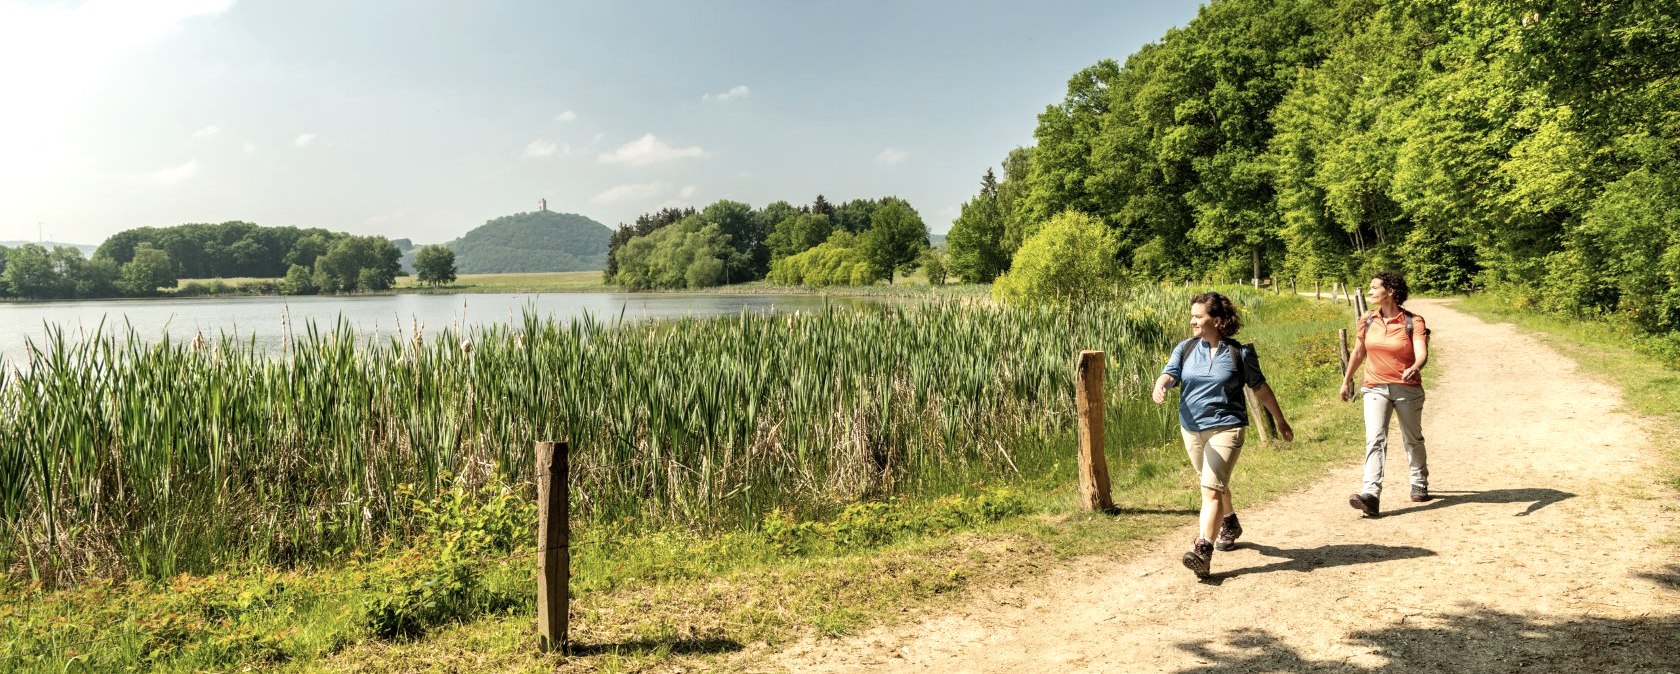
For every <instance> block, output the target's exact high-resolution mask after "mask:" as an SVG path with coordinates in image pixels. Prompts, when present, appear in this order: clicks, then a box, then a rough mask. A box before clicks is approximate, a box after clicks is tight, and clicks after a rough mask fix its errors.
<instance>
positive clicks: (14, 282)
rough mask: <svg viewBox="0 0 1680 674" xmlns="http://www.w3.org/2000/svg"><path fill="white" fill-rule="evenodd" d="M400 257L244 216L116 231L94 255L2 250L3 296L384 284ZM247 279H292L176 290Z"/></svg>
mask: <svg viewBox="0 0 1680 674" xmlns="http://www.w3.org/2000/svg"><path fill="white" fill-rule="evenodd" d="M399 256H400V252H399V250H398V248H397V246H396V245H395V244H393V243H391V242H390V241H388V240H386V239H385V237H378V236H351V235H349V234H341V233H334V232H328V231H326V230H320V229H311V230H300V229H297V228H295V227H259V226H257V225H253V224H250V223H247V222H225V223H222V224H220V225H180V226H176V227H161V228H158V227H142V228H139V229H130V230H125V231H122V232H118V233H117V234H115V235H113V236H112V237H111V238H109V239H107V240H106V241H105V243H104V244H102V245H100V246H99V248H98V249H97V250H96V251H95V252H94V255H93V258H92V259H85V258H83V257H82V253H81V251H80V250H79V249H76V248H72V247H69V246H58V247H55V248H53V249H52V250H47V249H45V248H43V247H41V246H38V245H35V244H23V245H20V246H18V247H16V248H6V247H3V246H0V296H4V297H22V298H25V299H82V298H104V297H148V296H152V295H157V294H160V293H170V294H175V295H200V294H221V293H228V292H237V293H249V294H265V293H274V292H284V293H286V294H300V295H301V294H314V293H317V292H328V293H332V292H350V291H357V290H385V289H388V288H390V287H391V285H392V283H393V282H394V281H395V280H396V277H397V274H398V273H399V272H400V271H401V269H400V265H399V264H398V262H397V260H398V257H399ZM241 276H255V277H257V278H258V279H272V278H277V277H280V276H284V277H285V278H286V280H285V281H283V282H281V283H274V282H273V281H265V280H259V281H251V282H243V283H238V284H229V283H227V282H224V281H221V280H212V281H209V282H206V283H196V284H184V285H182V286H181V288H180V289H179V290H177V289H176V288H175V285H176V283H177V282H178V281H179V280H180V279H196V278H211V279H220V278H222V277H241ZM305 277H307V279H306V278H305Z"/></svg>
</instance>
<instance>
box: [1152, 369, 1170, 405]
mask: <svg viewBox="0 0 1680 674" xmlns="http://www.w3.org/2000/svg"><path fill="white" fill-rule="evenodd" d="M1167 381H1168V377H1167V376H1166V375H1161V376H1160V378H1158V379H1156V380H1155V390H1154V392H1152V393H1151V394H1150V396H1149V397H1151V398H1153V399H1154V400H1155V404H1157V405H1159V404H1161V403H1164V402H1166V401H1167Z"/></svg>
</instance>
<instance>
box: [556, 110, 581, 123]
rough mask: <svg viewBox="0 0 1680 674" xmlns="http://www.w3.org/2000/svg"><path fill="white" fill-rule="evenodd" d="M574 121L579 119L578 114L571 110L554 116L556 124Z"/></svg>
mask: <svg viewBox="0 0 1680 674" xmlns="http://www.w3.org/2000/svg"><path fill="white" fill-rule="evenodd" d="M574 119H577V113H575V112H572V111H571V110H566V111H563V112H561V113H560V114H558V115H555V116H554V121H556V122H570V121H572V120H574Z"/></svg>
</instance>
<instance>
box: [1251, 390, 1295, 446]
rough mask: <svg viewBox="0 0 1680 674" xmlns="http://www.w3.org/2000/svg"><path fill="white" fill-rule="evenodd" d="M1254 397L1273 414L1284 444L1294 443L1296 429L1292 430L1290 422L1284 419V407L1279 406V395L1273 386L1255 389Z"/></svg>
mask: <svg viewBox="0 0 1680 674" xmlns="http://www.w3.org/2000/svg"><path fill="white" fill-rule="evenodd" d="M1254 397H1255V398H1258V399H1259V400H1260V406H1261V407H1264V408H1266V411H1267V412H1270V413H1271V414H1272V419H1275V420H1276V421H1277V428H1278V435H1280V436H1283V440H1284V442H1294V440H1295V429H1293V428H1290V426H1289V420H1288V419H1285V418H1283V407H1281V406H1279V405H1278V399H1277V394H1276V393H1273V392H1272V385H1271V384H1261V385H1260V387H1259V388H1256V389H1254Z"/></svg>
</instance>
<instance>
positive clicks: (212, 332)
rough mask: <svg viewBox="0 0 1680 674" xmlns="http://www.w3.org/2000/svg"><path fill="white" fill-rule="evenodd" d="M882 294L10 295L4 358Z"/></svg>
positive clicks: (686, 311)
mask: <svg viewBox="0 0 1680 674" xmlns="http://www.w3.org/2000/svg"><path fill="white" fill-rule="evenodd" d="M881 301H883V300H879V299H870V298H859V297H820V296H811V295H655V294H622V293H553V294H545V295H478V294H474V295H407V294H402V295H380V296H368V297H285V298H281V297H237V298H197V299H153V300H103V301H84V302H12V303H4V304H0V358H4V359H5V360H6V361H8V362H12V363H21V362H23V361H24V360H26V349H27V348H28V347H27V345H28V343H29V342H30V341H31V340H33V341H34V342H35V343H37V344H40V343H42V342H43V340H44V337H45V335H46V334H47V327H46V326H48V325H54V326H58V327H59V328H61V329H63V331H64V333H65V336H66V338H68V339H78V338H79V336H80V335H83V334H86V335H91V334H93V332H94V331H95V330H96V329H99V327H100V323H101V322H102V321H103V323H104V330H105V334H119V335H121V334H125V333H126V332H127V330H129V329H130V327H132V329H133V330H134V331H135V332H136V333H137V334H138V335H139V337H140V338H141V339H143V340H145V341H148V342H153V341H158V340H160V339H162V338H163V337H164V335H166V334H167V335H168V336H169V338H170V340H171V341H176V340H187V341H190V340H192V338H193V336H194V335H197V334H199V333H201V332H202V333H203V334H204V336H205V337H206V338H211V337H215V336H217V335H221V334H228V335H234V336H237V337H239V338H240V339H241V340H242V341H248V340H252V339H254V340H255V342H256V344H257V347H258V348H260V349H263V350H265V351H268V352H271V353H273V352H278V351H279V350H280V344H281V341H282V340H283V338H284V331H285V327H286V323H287V319H288V317H289V319H290V325H291V331H292V333H293V334H294V335H301V334H303V332H304V331H305V329H306V327H307V325H308V324H309V323H310V322H311V321H313V322H314V323H315V325H317V326H319V327H320V328H321V329H323V330H327V329H331V328H332V327H333V326H335V325H337V324H338V322H339V321H340V320H341V319H342V320H343V321H345V322H346V323H348V324H349V325H351V326H352V327H354V328H355V330H356V333H357V334H358V335H367V334H376V333H377V334H380V335H398V334H401V335H407V334H411V333H412V331H413V329H414V324H415V321H419V324H420V326H421V328H422V329H423V330H424V331H425V333H426V334H427V335H433V336H435V335H437V334H438V333H440V332H442V331H443V330H444V329H445V328H463V327H466V328H470V327H473V326H480V325H487V324H494V323H502V324H508V323H512V324H515V325H517V324H519V323H520V322H521V320H522V316H523V314H524V311H525V310H526V309H527V308H530V309H535V310H536V312H537V314H538V315H539V316H542V317H545V318H553V319H555V320H558V321H568V320H571V319H573V318H576V317H579V316H582V315H584V314H592V315H594V316H595V317H596V318H600V319H603V320H607V321H612V320H616V319H618V318H619V316H621V315H622V316H623V317H624V319H625V320H626V321H631V320H644V319H649V318H670V317H682V316H719V315H734V314H738V313H741V312H743V311H746V312H754V313H768V312H771V311H797V310H806V311H810V310H816V309H821V308H822V307H823V306H824V305H825V304H833V305H841V306H847V305H859V304H866V303H879V302H881Z"/></svg>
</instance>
